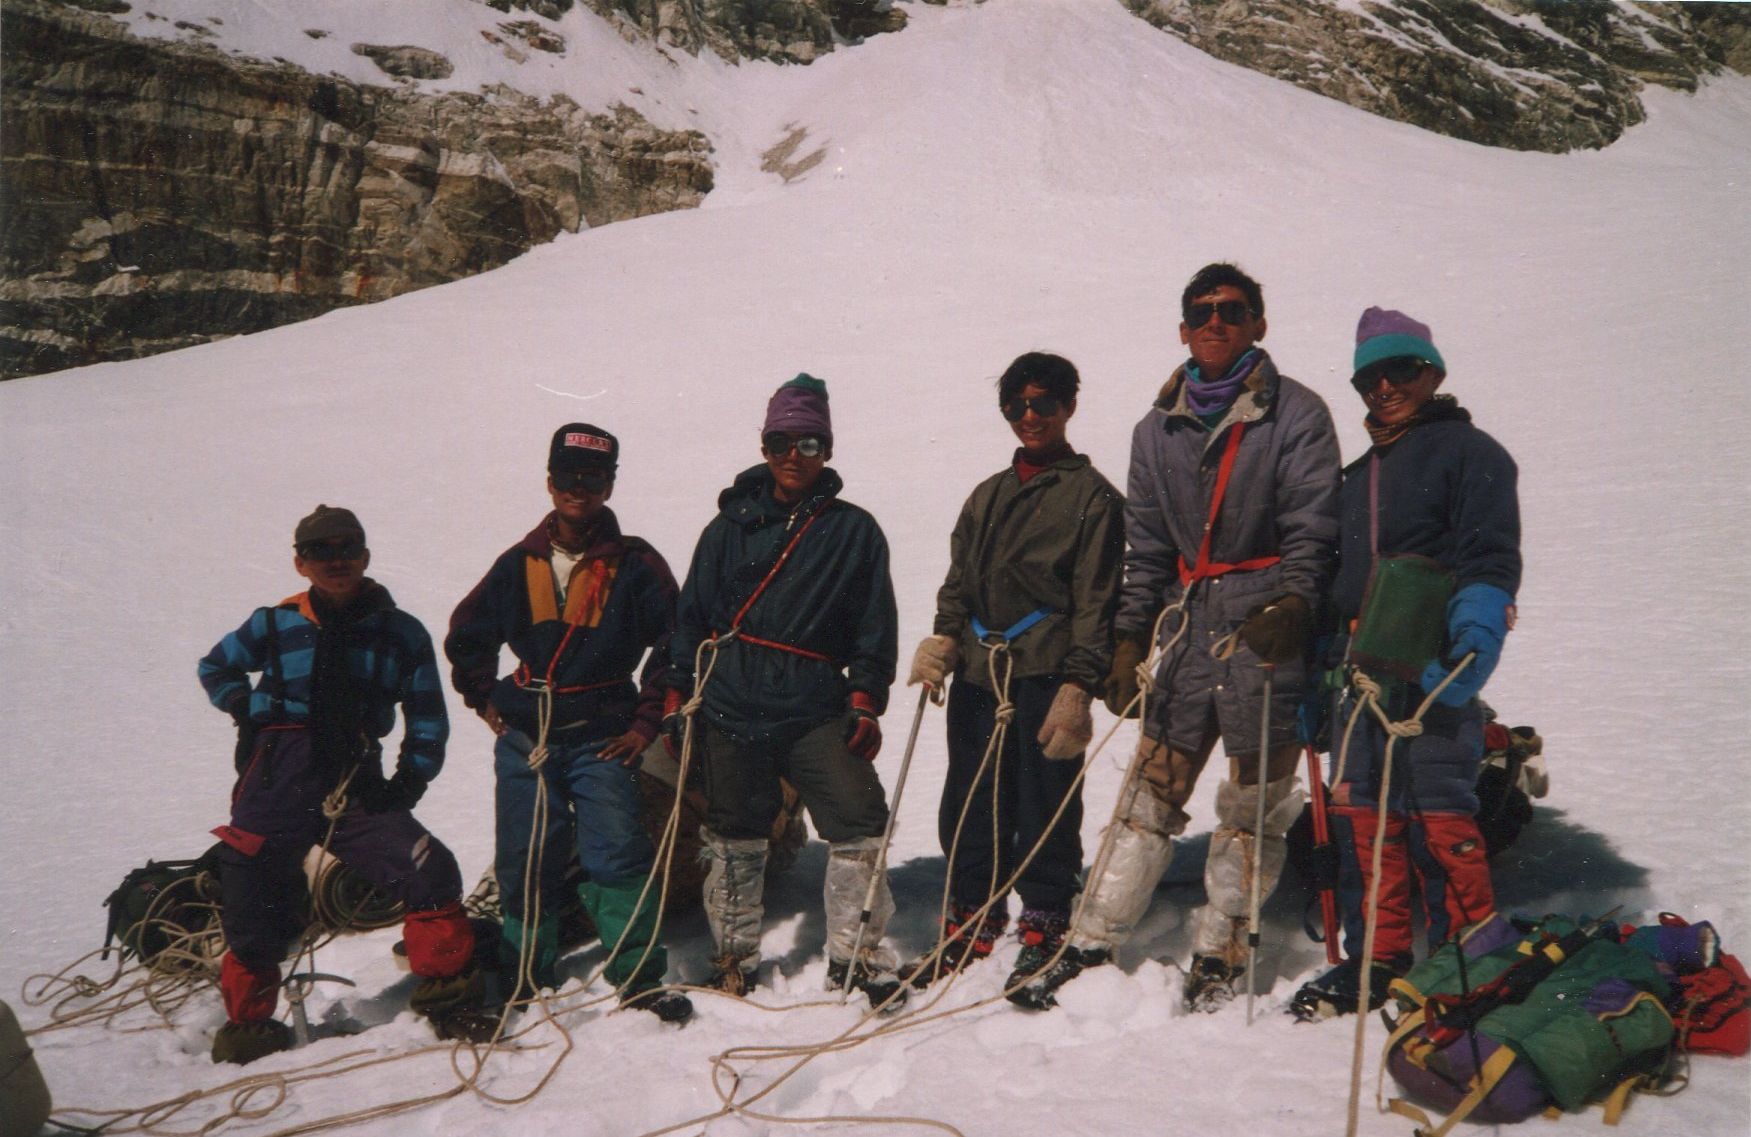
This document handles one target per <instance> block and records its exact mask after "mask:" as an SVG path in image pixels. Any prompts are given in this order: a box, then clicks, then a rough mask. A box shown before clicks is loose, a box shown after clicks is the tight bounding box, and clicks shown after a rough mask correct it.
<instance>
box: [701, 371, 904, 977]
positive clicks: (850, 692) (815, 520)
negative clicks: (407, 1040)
mask: <svg viewBox="0 0 1751 1137" xmlns="http://www.w3.org/2000/svg"><path fill="white" fill-rule="evenodd" d="M760 451H761V453H762V454H764V455H765V456H766V461H765V462H764V463H763V464H761V465H758V466H754V467H753V468H751V469H748V470H744V471H743V472H742V473H741V474H739V475H738V476H737V477H736V480H735V482H734V484H732V485H731V486H730V487H729V488H728V489H726V490H724V491H723V493H722V494H721V495H719V497H718V510H719V512H718V515H717V516H716V517H714V518H713V519H712V520H711V522H710V523H709V524H708V525H706V527H705V531H704V532H703V533H702V534H701V535H700V537H699V544H698V545H697V547H695V549H694V551H693V563H692V566H691V567H690V568H689V569H688V571H687V583H686V584H685V585H684V586H683V587H682V589H681V603H680V606H679V608H678V610H677V613H676V621H675V638H674V640H673V641H672V643H671V646H670V660H671V666H670V673H669V682H670V684H671V685H672V686H673V687H674V688H675V692H676V700H675V704H676V706H677V710H676V713H674V714H673V715H671V716H670V717H669V719H668V720H667V721H668V723H669V727H668V729H669V731H670V732H671V735H672V736H673V735H674V734H677V733H679V732H680V731H681V729H682V725H681V724H682V721H683V716H682V714H681V713H680V711H679V709H678V707H679V701H680V699H681V698H683V697H686V696H691V695H693V694H694V692H695V686H696V684H697V686H698V696H699V700H700V702H699V705H698V710H697V712H696V714H697V719H696V724H695V726H694V729H693V739H694V744H693V745H694V752H693V755H692V761H693V762H694V763H696V764H697V766H698V768H699V770H700V773H701V775H702V778H703V784H704V786H705V796H706V803H707V804H706V817H705V826H704V828H703V829H702V831H701V833H700V840H701V842H702V843H703V845H704V853H703V856H704V859H705V861H706V877H705V897H704V900H705V914H706V917H707V919H708V920H709V921H710V924H711V934H712V938H713V940H714V941H715V942H716V948H717V958H716V960H715V961H714V963H715V971H714V973H713V974H712V976H711V978H710V979H709V980H708V984H709V985H710V986H713V987H717V988H719V989H721V990H724V991H727V992H729V993H731V994H735V995H740V994H742V993H744V992H745V991H747V990H748V989H749V988H750V987H752V986H753V985H754V982H755V979H756V972H757V967H758V964H759V962H760V921H761V917H762V915H763V913H764V905H763V899H762V898H763V893H764V883H765V882H764V874H765V868H766V854H767V848H768V839H769V837H770V834H771V832H772V821H773V818H774V817H775V816H776V815H777V813H778V810H779V808H780V805H781V802H782V789H781V786H780V781H779V780H780V778H788V779H789V781H790V783H791V785H793V786H794V787H796V790H797V793H798V794H799V795H801V797H802V802H803V805H804V806H805V807H806V808H807V809H808V811H809V817H810V818H811V819H812V820H813V821H814V824H815V831H816V832H817V833H819V834H820V835H821V836H822V837H824V838H825V839H826V840H827V842H828V843H829V845H830V846H831V849H830V851H829V854H828V857H827V876H826V884H825V888H824V894H825V905H826V917H827V919H826V924H827V979H828V985H829V986H831V987H835V988H837V987H840V986H842V985H843V984H844V983H845V981H846V979H847V976H849V978H850V983H851V985H852V986H854V987H856V988H858V989H859V990H861V991H863V992H864V993H865V994H866V995H867V996H868V997H869V999H870V1002H871V1003H872V1004H874V1005H878V1006H880V1005H884V1004H885V1005H886V1006H887V1007H889V1008H892V1007H895V1006H898V1005H899V1002H900V1000H901V999H902V998H903V997H904V993H905V991H904V988H903V987H902V986H901V984H900V981H899V979H898V977H897V976H896V975H895V973H894V968H895V965H896V964H897V962H898V958H897V956H896V955H895V953H894V951H893V949H892V948H890V947H888V946H886V945H884V944H882V942H881V939H882V933H883V931H884V930H885V928H886V926H887V922H888V918H889V917H890V916H891V915H892V914H893V911H894V901H893V897H892V895H891V894H890V893H889V891H888V884H887V876H886V872H885V870H883V869H882V867H881V866H880V864H879V860H880V857H881V844H882V833H883V831H884V829H885V828H886V826H887V821H888V805H887V800H886V798H885V796H884V794H883V792H882V783H881V780H880V779H879V778H878V777H877V776H876V772H875V767H874V766H873V765H872V764H871V763H872V762H873V761H874V760H875V757H876V753H877V751H879V750H880V749H881V744H882V732H881V724H880V720H879V718H878V716H879V715H880V714H881V713H882V712H883V711H884V710H885V709H886V708H887V701H888V687H889V685H890V684H892V683H893V681H894V662H895V656H896V655H897V651H898V644H897V641H898V635H899V632H898V616H897V614H896V610H895V607H894V586H893V582H892V581H891V580H890V579H889V576H888V542H887V538H886V537H884V536H883V535H882V531H881V528H880V526H878V525H877V524H876V522H875V518H873V517H871V516H870V515H869V514H868V513H866V512H865V511H864V510H862V509H859V508H858V507H857V506H855V505H851V504H849V503H848V502H846V501H845V500H844V499H843V498H841V497H840V496H839V490H840V487H841V484H842V483H841V482H840V480H839V475H838V474H837V473H835V472H834V471H832V470H830V469H827V468H826V463H827V461H828V460H829V459H830V458H832V456H833V424H832V420H831V417H830V416H829V414H828V408H827V385H826V384H825V383H823V382H821V381H820V380H819V379H816V378H814V377H813V376H810V375H798V376H797V377H796V378H795V379H792V380H790V381H789V382H787V383H785V384H784V385H782V386H781V387H779V389H778V391H777V392H776V393H775V394H774V395H773V396H772V399H771V401H770V402H768V404H767V407H766V422H765V426H764V427H763V428H762V431H761V435H760ZM702 644H703V645H705V650H704V652H703V653H700V651H699V649H700V647H701V645H702ZM700 654H702V655H703V662H701V663H699V664H698V667H699V669H700V674H697V675H696V674H695V673H694V671H695V666H696V660H695V657H696V655H700ZM878 874H879V876H878ZM872 881H874V882H875V884H876V891H875V896H874V900H873V902H872V903H871V904H870V905H869V919H868V922H867V924H866V923H864V921H863V919H862V911H863V908H864V903H865V900H866V899H867V898H868V896H869V888H870V884H871V882H872Z"/></svg>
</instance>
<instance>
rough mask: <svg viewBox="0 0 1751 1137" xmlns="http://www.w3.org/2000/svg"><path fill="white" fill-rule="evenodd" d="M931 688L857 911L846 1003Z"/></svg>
mask: <svg viewBox="0 0 1751 1137" xmlns="http://www.w3.org/2000/svg"><path fill="white" fill-rule="evenodd" d="M931 690H932V688H931V686H930V684H928V683H926V684H925V685H924V686H923V688H921V689H920V690H919V692H918V709H917V710H916V711H914V712H913V713H912V730H911V732H910V733H909V734H907V735H906V752H905V754H903V755H902V756H901V757H900V776H899V778H898V779H897V780H896V781H895V782H894V800H893V802H892V804H890V805H889V806H888V824H887V827H886V828H885V829H884V830H883V831H882V847H881V849H880V850H879V851H878V852H877V853H876V863H875V871H874V872H873V873H871V874H870V876H869V888H868V889H866V890H865V891H864V894H863V911H861V912H859V913H858V915H857V939H856V940H854V941H853V942H852V945H851V958H850V959H849V960H847V961H846V966H845V985H844V986H843V987H841V988H840V989H839V1001H840V1002H841V1003H843V1002H844V1001H845V1000H846V998H847V997H849V996H850V994H851V980H852V978H853V976H855V975H856V974H857V957H858V955H859V954H861V953H862V951H863V938H864V936H865V935H866V934H868V932H869V919H870V914H871V912H872V911H873V910H874V908H875V898H876V889H878V888H880V887H881V883H882V880H883V878H884V877H885V875H886V874H887V871H888V846H889V845H890V844H891V843H892V842H893V840H894V822H895V821H896V820H897V819H898V818H899V816H900V795H901V794H903V793H905V792H906V774H907V772H908V771H910V770H911V769H912V751H913V750H914V749H915V748H916V747H917V745H918V728H919V727H921V726H923V725H924V704H925V703H926V702H928V701H929V699H930V692H931Z"/></svg>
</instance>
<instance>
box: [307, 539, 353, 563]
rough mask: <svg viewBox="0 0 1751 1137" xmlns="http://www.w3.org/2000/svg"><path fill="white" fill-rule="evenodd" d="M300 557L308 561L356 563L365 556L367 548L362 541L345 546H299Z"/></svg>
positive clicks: (349, 542) (350, 542)
mask: <svg viewBox="0 0 1751 1137" xmlns="http://www.w3.org/2000/svg"><path fill="white" fill-rule="evenodd" d="M298 555H299V556H300V557H303V558H304V559H305V560H307V561H356V560H358V559H359V558H360V557H362V556H364V555H365V546H364V543H363V542H360V541H348V542H347V543H346V544H344V545H318V544H309V545H299V546H298Z"/></svg>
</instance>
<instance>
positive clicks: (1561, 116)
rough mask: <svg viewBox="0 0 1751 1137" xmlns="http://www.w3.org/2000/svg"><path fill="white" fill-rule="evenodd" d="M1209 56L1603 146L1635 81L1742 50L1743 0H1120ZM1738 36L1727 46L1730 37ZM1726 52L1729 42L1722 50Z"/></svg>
mask: <svg viewBox="0 0 1751 1137" xmlns="http://www.w3.org/2000/svg"><path fill="white" fill-rule="evenodd" d="M1122 2H1123V3H1124V4H1125V6H1126V7H1127V8H1129V9H1131V10H1132V11H1133V12H1135V13H1136V14H1137V15H1139V16H1141V17H1143V18H1144V19H1145V20H1147V21H1149V22H1150V23H1151V24H1153V25H1155V26H1156V27H1159V28H1162V29H1163V30H1165V31H1168V32H1171V33H1173V34H1174V35H1176V36H1179V37H1180V38H1182V39H1184V40H1185V41H1186V42H1187V43H1189V44H1191V45H1192V46H1193V47H1196V48H1199V49H1200V50H1202V51H1206V52H1208V53H1209V54H1211V55H1214V56H1215V57H1217V58H1218V59H1222V60H1226V61H1228V62H1230V63H1235V64H1239V65H1240V66H1242V67H1248V68H1251V69H1253V70H1255V71H1261V72H1264V73H1265V74H1267V75H1270V76H1273V77H1274V78H1278V79H1285V80H1287V81H1289V82H1291V83H1294V84H1295V85H1296V86H1299V87H1305V88H1307V89H1308V90H1311V91H1317V92H1319V93H1320V94H1322V95H1328V96H1330V97H1331V98H1334V99H1338V100H1339V101H1341V102H1345V103H1349V104H1350V105H1351V106H1355V107H1359V108H1361V109H1363V110H1366V111H1371V112H1373V113H1375V114H1378V115H1382V116H1384V117H1386V118H1392V119H1397V120H1399V121H1401V122H1408V123H1412V124H1414V125H1416V126H1421V127H1424V128H1426V129H1428V130H1433V131H1438V132H1439V133H1442V134H1447V135H1451V136H1453V137H1455V138H1463V139H1466V140H1467V141H1471V142H1479V143H1483V144H1484V145H1488V146H1503V147H1508V148H1511V149H1516V150H1545V151H1550V152H1553V153H1561V152H1563V151H1567V150H1573V149H1577V148H1589V147H1600V146H1605V145H1607V144H1609V143H1610V142H1612V141H1613V140H1615V139H1616V138H1617V137H1618V135H1620V134H1622V133H1623V131H1624V129H1625V128H1626V127H1629V126H1633V125H1634V124H1636V123H1638V122H1640V121H1642V119H1643V117H1644V115H1643V111H1642V104H1641V98H1640V91H1641V88H1642V85H1643V84H1645V83H1655V84H1659V85H1661V86H1666V87H1675V88H1678V89H1680V90H1692V89H1694V88H1695V86H1696V83H1697V81H1698V79H1699V77H1700V76H1702V75H1705V74H1707V73H1708V72H1710V71H1712V70H1714V69H1715V68H1717V67H1719V66H1722V65H1728V66H1735V67H1742V66H1743V64H1742V62H1741V63H1738V64H1735V63H1734V62H1733V59H1735V58H1737V59H1740V60H1741V61H1742V60H1743V55H1744V52H1745V50H1746V47H1745V45H1746V42H1747V34H1746V31H1747V27H1748V26H1751V25H1748V23H1747V21H1748V18H1751V6H1747V5H1744V4H1700V5H1690V4H1629V3H1620V2H1616V0H1382V2H1376V0H1363V3H1362V5H1361V9H1362V10H1361V11H1357V10H1356V9H1355V8H1354V7H1352V6H1348V5H1339V4H1337V3H1334V2H1332V0H1122ZM1735 45H1736V46H1735ZM1735 51H1737V52H1738V53H1739V54H1738V55H1737V56H1735V55H1734V52H1735Z"/></svg>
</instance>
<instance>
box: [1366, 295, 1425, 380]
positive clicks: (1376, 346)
mask: <svg viewBox="0 0 1751 1137" xmlns="http://www.w3.org/2000/svg"><path fill="white" fill-rule="evenodd" d="M1434 341H1435V337H1434V335H1433V333H1431V332H1430V331H1429V325H1427V324H1424V323H1421V322H1419V321H1417V320H1413V319H1411V318H1410V317H1409V316H1407V315H1405V314H1404V313H1403V312H1395V311H1393V310H1392V309H1390V308H1370V309H1368V310H1367V311H1366V312H1363V313H1362V319H1361V320H1360V321H1358V322H1357V324H1356V363H1355V367H1354V368H1353V370H1354V371H1360V370H1362V368H1364V367H1366V366H1368V365H1369V364H1370V363H1379V362H1380V361H1381V360H1382V359H1398V358H1400V357H1402V356H1412V357H1414V358H1416V359H1420V360H1422V361H1423V362H1425V363H1433V364H1434V365H1435V368H1436V369H1437V370H1438V371H1440V372H1441V374H1443V375H1445V374H1447V364H1446V362H1445V361H1444V360H1442V358H1441V353H1440V352H1438V351H1436V350H1435V342H1434Z"/></svg>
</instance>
